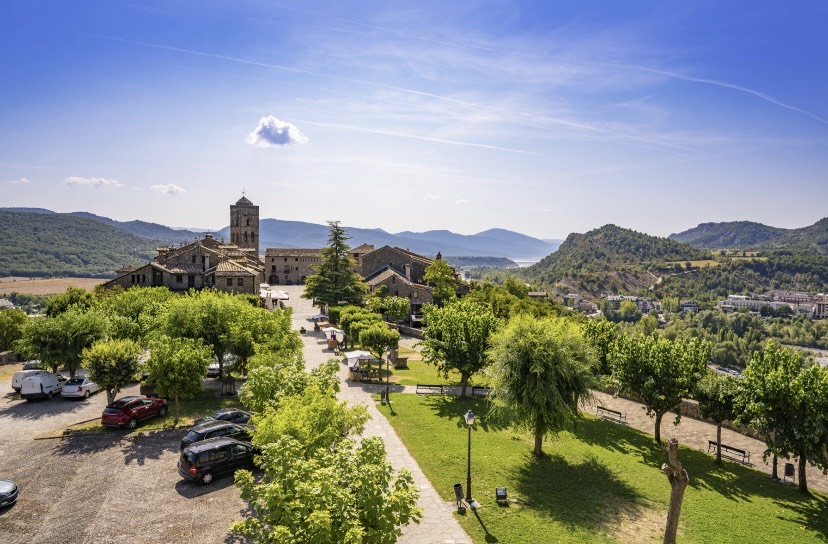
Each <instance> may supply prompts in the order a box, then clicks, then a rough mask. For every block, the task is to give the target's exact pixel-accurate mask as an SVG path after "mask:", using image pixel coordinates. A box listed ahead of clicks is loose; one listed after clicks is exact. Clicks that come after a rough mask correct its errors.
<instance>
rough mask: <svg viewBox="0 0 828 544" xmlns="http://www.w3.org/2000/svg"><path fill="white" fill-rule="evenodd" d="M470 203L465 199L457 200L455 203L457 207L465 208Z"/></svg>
mask: <svg viewBox="0 0 828 544" xmlns="http://www.w3.org/2000/svg"><path fill="white" fill-rule="evenodd" d="M468 203H469V201H468V200H467V199H465V198H458V199H457V200H455V201H454V204H456V205H457V206H465V205H466V204H468Z"/></svg>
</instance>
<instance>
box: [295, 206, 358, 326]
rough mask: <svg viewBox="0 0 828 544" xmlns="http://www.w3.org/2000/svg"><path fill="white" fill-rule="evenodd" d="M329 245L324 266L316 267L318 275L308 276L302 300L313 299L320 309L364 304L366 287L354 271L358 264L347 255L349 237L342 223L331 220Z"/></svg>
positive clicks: (325, 252)
mask: <svg viewBox="0 0 828 544" xmlns="http://www.w3.org/2000/svg"><path fill="white" fill-rule="evenodd" d="M328 226H329V227H330V234H329V235H328V245H327V246H326V247H324V248H323V249H322V263H321V264H319V265H317V266H316V267H315V271H316V274H313V275H311V276H308V278H307V280H306V281H305V291H304V292H303V293H302V298H307V299H311V300H313V301H314V304H315V305H316V306H319V308H320V309H321V310H323V311H324V310H325V309H326V308H327V307H328V306H335V305H339V304H357V305H358V304H361V303H362V297H363V296H364V295H365V290H366V288H365V284H364V283H363V282H362V278H361V276H360V275H359V274H358V273H356V272H354V267H355V266H356V261H355V260H354V259H353V257H351V256H350V255H349V254H348V252H349V251H350V249H351V248H350V247H349V246H348V244H347V240H349V239H350V237H349V236H348V235H347V234H346V233H345V229H344V228H343V227H341V226H340V225H339V221H329V222H328Z"/></svg>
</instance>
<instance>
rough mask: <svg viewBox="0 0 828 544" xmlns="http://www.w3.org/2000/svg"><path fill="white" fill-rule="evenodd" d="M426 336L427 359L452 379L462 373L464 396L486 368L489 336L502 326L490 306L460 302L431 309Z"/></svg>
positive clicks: (425, 350)
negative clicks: (452, 376) (473, 381)
mask: <svg viewBox="0 0 828 544" xmlns="http://www.w3.org/2000/svg"><path fill="white" fill-rule="evenodd" d="M425 324H426V328H425V331H424V333H423V341H422V342H421V343H420V345H421V346H423V349H422V356H423V360H424V361H425V362H427V363H429V364H432V365H434V366H436V367H437V370H438V372H440V373H442V374H443V376H448V373H449V372H451V371H452V370H456V371H458V372H459V373H460V386H461V391H460V394H461V395H462V396H465V395H466V389H467V387H468V385H469V379H470V378H471V376H472V375H473V374H475V373H476V372H480V370H482V369H483V367H484V366H485V365H486V362H487V360H486V350H487V349H489V346H490V343H489V337H490V335H491V334H492V333H493V332H494V331H495V329H497V327H498V325H499V321H498V319H497V318H496V317H495V316H494V313H492V310H491V309H490V308H489V307H488V306H484V305H482V304H478V303H476V302H468V301H465V300H460V301H457V302H454V303H452V304H449V305H447V306H444V307H442V308H439V307H437V306H428V307H427V308H426V313H425Z"/></svg>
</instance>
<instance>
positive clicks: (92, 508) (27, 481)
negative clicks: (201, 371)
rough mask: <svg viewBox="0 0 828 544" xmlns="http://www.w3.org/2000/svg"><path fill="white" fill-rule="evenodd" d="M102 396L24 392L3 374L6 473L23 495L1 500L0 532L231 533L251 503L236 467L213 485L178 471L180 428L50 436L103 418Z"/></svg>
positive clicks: (3, 536) (130, 537)
mask: <svg viewBox="0 0 828 544" xmlns="http://www.w3.org/2000/svg"><path fill="white" fill-rule="evenodd" d="M137 389H138V387H137V385H136V386H133V388H131V389H128V390H126V391H123V392H121V394H119V396H122V395H126V394H137ZM105 405H106V394H105V393H98V394H96V395H93V396H92V397H91V398H90V399H88V400H85V401H84V400H80V401H75V400H64V399H62V398H60V397H57V398H55V399H52V400H44V401H40V402H26V401H24V400H20V399H18V398H17V395H16V394H14V392H13V391H12V388H11V378H10V377H7V378H5V379H1V380H0V479H10V480H13V481H15V482H17V484H18V485H19V486H20V498H19V499H18V502H17V504H16V505H15V506H13V507H10V508H5V509H3V510H0V542H2V543H3V544H17V543H21V544H22V543H27V544H30V543H40V542H50V543H54V542H60V543H114V542H134V541H141V542H192V543H202V542H203V543H213V542H215V543H224V542H233V541H235V539H234V538H233V536H232V535H230V534H229V532H228V527H229V526H230V524H231V523H232V522H233V521H234V520H239V519H241V518H242V515H243V512H244V511H245V508H246V504H245V503H244V501H242V500H241V499H240V497H239V490H238V489H237V488H236V487H235V486H234V485H233V479H232V477H224V478H220V479H218V480H217V481H216V482H215V483H214V484H212V485H210V486H208V487H203V486H201V485H200V484H193V483H188V482H185V481H183V480H182V479H181V477H180V476H179V475H178V471H177V469H176V463H177V461H178V454H179V449H178V448H179V441H180V439H181V437H182V436H183V434H184V433H185V431H184V430H175V431H172V430H162V431H150V432H146V433H142V432H141V430H140V427H139V429H138V431H137V432H134V433H128V432H126V431H122V430H115V429H112V430H108V431H107V432H104V433H101V434H94V435H81V436H74V437H67V438H44V437H45V436H47V435H52V436H54V435H55V434H59V433H60V431H61V430H62V429H64V428H66V427H67V426H68V425H71V424H74V423H78V422H81V421H85V420H90V419H96V418H99V417H100V415H101V411H102V410H103V408H104V406H105Z"/></svg>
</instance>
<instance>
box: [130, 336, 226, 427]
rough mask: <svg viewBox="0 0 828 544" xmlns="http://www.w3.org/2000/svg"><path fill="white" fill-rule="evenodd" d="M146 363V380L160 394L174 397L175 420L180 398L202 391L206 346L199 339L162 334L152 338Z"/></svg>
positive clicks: (206, 353)
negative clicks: (154, 339)
mask: <svg viewBox="0 0 828 544" xmlns="http://www.w3.org/2000/svg"><path fill="white" fill-rule="evenodd" d="M150 353H151V355H150V358H149V360H148V361H147V362H146V364H145V369H146V372H147V379H148V381H150V382H152V383H153V384H155V391H156V392H157V393H158V394H159V395H161V396H162V397H170V398H172V399H173V400H174V401H175V422H176V423H178V420H179V419H180V414H181V408H180V402H179V401H180V399H191V398H193V397H194V396H195V394H196V393H198V392H199V391H201V386H202V380H203V379H204V375H205V373H206V372H207V365H209V364H210V359H211V358H212V356H211V352H210V348H209V346H206V345H205V344H204V342H202V341H201V340H193V339H191V338H170V337H169V336H162V337H160V338H159V339H158V340H156V341H154V342H152V344H151V348H150Z"/></svg>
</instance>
